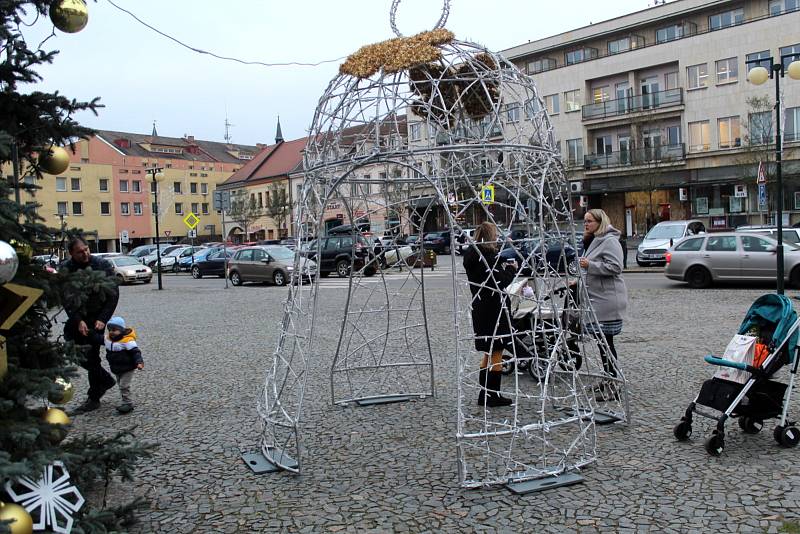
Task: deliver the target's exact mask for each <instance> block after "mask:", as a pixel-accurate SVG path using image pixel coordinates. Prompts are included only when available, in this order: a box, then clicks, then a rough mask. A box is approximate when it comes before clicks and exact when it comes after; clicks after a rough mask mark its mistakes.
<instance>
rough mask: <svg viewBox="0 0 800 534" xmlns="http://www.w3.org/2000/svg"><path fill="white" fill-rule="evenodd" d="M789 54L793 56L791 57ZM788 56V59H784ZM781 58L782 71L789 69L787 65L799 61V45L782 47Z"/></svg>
mask: <svg viewBox="0 0 800 534" xmlns="http://www.w3.org/2000/svg"><path fill="white" fill-rule="evenodd" d="M790 54H795V55H794V56H791V55H790ZM784 56H789V57H784ZM781 57H782V58H783V70H784V71H786V69H788V68H789V64H790V63H791V62H792V61H800V43H798V44H794V45H792V46H782V47H781Z"/></svg>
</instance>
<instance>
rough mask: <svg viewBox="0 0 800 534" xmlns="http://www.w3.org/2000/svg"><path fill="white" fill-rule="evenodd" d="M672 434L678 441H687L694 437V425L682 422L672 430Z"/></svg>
mask: <svg viewBox="0 0 800 534" xmlns="http://www.w3.org/2000/svg"><path fill="white" fill-rule="evenodd" d="M672 434H673V435H674V436H675V439H677V440H678V441H686V440H687V439H689V438H690V437H692V425H691V424H690V423H687V422H686V421H681V422H680V423H678V424H677V425H675V428H673V429H672Z"/></svg>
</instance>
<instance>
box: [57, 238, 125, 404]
mask: <svg viewBox="0 0 800 534" xmlns="http://www.w3.org/2000/svg"><path fill="white" fill-rule="evenodd" d="M67 250H68V251H69V255H70V259H68V260H67V261H66V262H64V265H63V266H62V270H64V271H66V272H69V273H74V272H76V271H78V270H83V269H86V268H89V269H91V270H93V271H97V272H105V274H106V275H107V276H109V277H110V278H111V283H112V284H113V287H112V288H111V289H105V290H102V291H100V290H97V291H92V293H91V294H90V295H88V299H87V301H86V305H85V306H82V307H76V306H75V305H74V303H70V302H66V303H65V305H64V309H65V311H66V312H67V317H68V319H67V322H66V323H65V324H64V339H66V340H67V341H73V342H74V343H75V345H78V346H83V347H84V349H85V358H86V359H85V360H84V362H83V363H82V364H81V366H82V367H83V368H84V369H86V370H87V371H88V374H89V391H88V398H87V399H86V401H85V402H84V403H83V404H82V405H80V406H79V407H78V408H77V409H76V410H75V411H73V412H72V413H74V414H79V413H84V412H90V411H92V410H96V409H97V408H99V407H100V398H101V397H102V396H103V394H104V393H105V392H106V391H107V390H109V389H111V388H112V387H114V384H115V383H116V382H115V381H114V378H112V376H111V375H110V374H108V371H106V370H105V369H103V365H102V364H101V363H100V347H101V346H102V345H103V332H104V331H105V328H106V322H108V320H109V319H110V318H111V316H112V315H114V310H115V309H116V308H117V302H118V301H119V290H118V289H117V286H116V281H115V280H116V279H115V278H114V267H113V266H112V265H111V263H110V262H108V261H106V260H103V259H101V258H95V257H93V256H92V255H91V253H90V252H89V247H88V245H87V244H86V242H85V241H84V240H83V239H81V238H79V237H76V238H74V239H72V240H71V241H70V242H69V245H68V248H67Z"/></svg>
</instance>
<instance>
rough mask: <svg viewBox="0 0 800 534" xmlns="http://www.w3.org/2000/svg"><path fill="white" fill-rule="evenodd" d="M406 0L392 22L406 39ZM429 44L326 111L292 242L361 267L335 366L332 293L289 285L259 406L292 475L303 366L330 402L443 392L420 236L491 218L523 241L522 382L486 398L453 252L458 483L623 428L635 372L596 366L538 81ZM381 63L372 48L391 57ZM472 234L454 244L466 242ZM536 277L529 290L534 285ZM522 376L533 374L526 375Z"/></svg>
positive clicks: (351, 270) (516, 303) (480, 51)
mask: <svg viewBox="0 0 800 534" xmlns="http://www.w3.org/2000/svg"><path fill="white" fill-rule="evenodd" d="M398 3H399V0H395V2H394V4H393V6H392V27H393V29H395V32H396V33H397V34H398V36H399V32H397V31H396V28H395V24H394V13H395V10H396V7H397V4H398ZM447 10H448V2H445V9H444V11H443V15H442V19H441V20H440V21H439V24H438V26H437V30H435V31H440V32H441V31H445V32H446V30H441V29H440V28H441V26H442V25H443V24H444V21H445V19H446V15H447ZM447 33H449V32H447ZM421 35H422V34H421ZM450 35H452V34H450ZM422 40H423V41H424V40H425V39H422ZM433 40H434V41H436V44H435V45H434V48H435V52H436V54H434V55H435V57H433V58H432V59H430V57H431V56H430V50H427V49H426V50H425V54H428V55H427V56H426V57H427V58H428V59H426V60H425V61H419V60H418V58H414V57H413V53H414V51H415V50H416V48H415V46H416V45H415V43H418V42H419V41H420V36H414V37H411V38H398V39H395V40H393V41H387V42H386V43H380V44H379V45H380V46H384V45H387V44H388V46H389V47H390V48H391V47H394V48H395V50H394V54H393V55H391V57H393V58H394V57H396V56H397V54H399V53H401V52H405V53H407V55H409V56H412V57H411V59H409V60H408V61H407V64H406V65H399V66H398V65H394V66H392V67H391V68H389V67H388V66H387V64H381V65H379V66H378V68H377V69H375V72H374V73H372V74H369V71H371V70H373V68H368V69H367V71H366V73H365V72H362V71H363V69H362V71H359V72H360V74H359V75H354V74H352V73H348V72H342V73H341V74H340V75H339V76H337V77H336V78H334V79H333V80H332V81H331V83H330V84H329V86H328V88H327V90H326V91H325V93H324V95H323V96H322V98H321V99H320V101H319V105H318V107H317V109H316V112H315V115H314V120H313V124H312V127H311V132H310V136H309V140H308V144H307V146H306V150H305V156H304V169H305V180H304V185H303V193H302V201H301V203H300V205H299V207H298V209H297V213H296V215H297V217H296V221H297V226H296V229H295V232H296V235H297V236H298V242H300V243H302V242H304V241H305V240H307V239H316V240H315V241H311V243H310V249H308V250H307V251H306V252H304V253H302V254H306V255H308V254H311V255H315V254H316V257H317V259H318V260H319V259H320V258H321V257H322V254H321V252H322V251H321V250H318V249H321V248H322V243H323V242H324V240H323V239H322V236H325V235H328V236H336V239H338V240H339V241H338V243H339V246H340V247H346V248H347V249H348V250H349V251H350V255H349V259H348V260H346V261H345V260H340V261H339V262H338V263H337V264H336V265H335V268H336V270H337V272H339V273H340V274H343V275H349V278H348V280H349V290H348V295H347V300H346V304H345V309H344V314H343V319H342V321H341V323H340V324H339V325H337V329H336V331H337V333H338V336H337V337H338V342H337V346H336V352H335V354H334V355H332V357H331V358H330V359H329V360H327V361H325V360H324V358H321V356H320V355H321V354H325V352H324V351H323V350H320V345H321V340H320V339H321V337H322V336H321V326H320V325H319V324H318V320H317V318H318V316H319V307H320V303H321V295H320V290H319V287H320V286H319V284H314V285H311V286H303V285H302V284H301V283H300V282H299V281H295V282H294V283H293V284H292V286H291V288H290V292H289V298H288V300H287V303H286V308H285V315H284V320H283V325H282V333H281V337H280V340H279V343H278V346H277V348H276V350H275V353H274V355H273V360H272V365H271V367H270V369H269V371H268V373H267V377H266V383H265V387H264V391H263V395H262V396H261V399H260V403H259V413H260V415H261V417H262V419H263V431H262V438H261V439H262V441H261V445H262V452H263V453H264V455H265V456H266V457H267V458H268V459H269V460H270V461H272V462H273V463H275V464H276V465H277V466H279V467H281V468H283V469H286V470H290V471H299V470H300V466H301V462H299V460H300V455H301V444H300V433H299V430H298V428H299V426H298V425H299V423H300V421H301V419H302V407H303V403H304V391H305V389H304V388H305V383H306V376H307V370H308V367H309V365H326V364H329V365H330V392H331V393H330V394H331V401H332V403H334V404H344V403H349V402H353V401H365V400H377V401H380V400H385V399H391V398H393V397H395V396H398V395H405V396H415V397H426V396H431V395H434V386H433V384H434V381H433V372H434V369H433V362H434V357H433V354H432V349H431V344H430V329H429V328H430V327H429V317H428V314H427V311H426V310H427V307H426V284H425V279H426V272H425V269H424V268H420V267H419V265H420V264H422V263H424V259H425V255H426V250H425V246H426V245H425V242H424V241H423V235H424V234H425V233H426V232H428V231H430V230H433V229H436V228H443V227H446V228H448V229H450V231H452V232H453V234H454V235H461V234H462V233H463V232H462V231H463V230H464V229H465V228H466V227H471V226H474V225H475V224H476V223H479V222H482V221H491V222H493V223H495V224H496V225H497V226H498V228H500V229H501V231H502V232H503V233H504V234H505V236H507V237H508V236H510V237H511V238H513V243H512V242H511V241H508V242H506V243H505V244H504V246H506V247H512V246H513V248H514V249H515V250H516V251H517V256H518V263H519V264H520V273H519V274H518V278H517V281H516V282H515V283H513V284H512V285H511V286H509V289H507V295H506V299H505V301H504V302H505V303H506V306H505V307H506V309H505V311H504V313H507V314H508V315H509V317H510V319H511V321H512V324H513V325H514V330H513V333H512V334H511V336H512V338H513V339H512V341H513V343H510V344H509V345H510V346H511V347H512V348H511V349H510V350H509V351H508V354H507V355H506V356H507V358H508V359H507V361H506V365H507V367H508V368H509V369H511V370H516V371H518V372H514V373H513V374H511V375H510V378H506V387H504V388H503V394H504V395H506V396H510V397H512V398H513V399H514V400H515V404H514V406H512V407H508V408H487V407H486V406H479V405H476V404H475V398H476V397H477V395H478V391H479V386H478V378H477V376H478V362H479V360H480V356H481V355H480V353H478V352H476V351H475V348H474V340H475V336H474V334H473V330H472V325H471V322H470V312H471V306H472V302H471V300H472V296H471V294H470V291H469V289H468V283H467V279H466V275H465V274H464V271H463V269H462V267H461V262H460V260H459V257H458V256H457V255H456V254H455V250H451V251H450V252H451V254H450V256H441V257H440V261H442V259H443V261H448V262H451V264H452V265H451V267H452V273H453V293H452V298H453V317H452V320H453V322H452V324H453V332H454V335H453V337H452V338H451V342H452V344H453V347H454V349H455V350H454V351H450V354H455V356H454V357H455V360H456V361H455V362H452V363H457V369H458V389H457V391H458V395H457V404H456V406H457V411H458V418H457V421H458V423H457V429H456V437H457V444H458V464H459V480H460V482H461V484H462V485H464V486H467V487H470V486H480V485H488V484H496V483H503V482H509V481H515V480H526V479H535V478H541V477H543V476H548V475H557V474H560V473H563V472H567V471H570V470H573V469H576V468H579V467H581V466H583V465H586V464H588V463H590V462H592V461H594V460H595V457H596V453H595V415H596V414H597V413H601V412H602V413H603V414H605V416H606V417H608V418H610V419H612V420H615V421H626V420H627V412H628V410H627V390H626V388H625V381H624V377H623V375H622V373H621V371H620V370H619V369H618V368H616V361H615V360H613V359H612V361H611V364H612V366H613V369H612V368H610V367H608V366H607V368H605V369H604V367H603V365H602V363H601V357H600V354H601V351H605V352H606V353H608V346H607V345H606V342H605V339H604V338H603V336H602V334H600V330H599V325H598V323H597V320H596V318H595V315H594V312H593V311H592V309H591V306H590V305H589V298H588V295H587V293H586V290H585V287H584V285H583V279H582V274H581V272H580V271H579V269H577V268H576V265H577V263H576V260H575V258H574V251H575V250H577V249H578V247H577V243H576V241H575V231H574V229H575V226H574V222H573V218H572V211H571V207H570V202H569V187H568V183H567V181H566V179H565V176H564V172H563V171H564V169H563V165H562V163H561V160H560V154H559V152H558V148H557V146H556V142H555V137H554V134H553V128H552V125H551V123H550V121H549V119H548V116H547V113H546V111H545V109H544V106H543V104H542V100H541V98H540V97H539V95H538V94H537V91H536V87H535V86H534V83H533V81H532V80H531V78H529V77H528V76H526V75H525V74H523V73H521V72H520V71H519V70H518V69H517V68H516V67H515V66H514V65H513V64H511V63H510V62H508V61H507V60H505V59H504V58H502V57H500V56H499V55H497V54H494V53H492V52H490V51H488V50H486V49H485V48H483V47H481V46H479V45H476V44H473V43H468V42H462V41H457V40H455V39H453V38H451V37H447V36H445V37H444V38H442V37H441V35H437V36H436V37H435V39H433ZM426 44H427V45H429V44H430V41H428V42H427V43H426ZM379 45H373V48H370V47H367V48H365V49H362V51H359V54H361V53H362V52H364V53H365V54H366V56H363V55H362V57H367V58H368V59H370V60H371V59H374V58H372V56H370V53H372V52H375V51H376V49H377V48H374V47H378V46H379ZM398 50H399V52H398ZM381 53H382V49H380V50H378V53H377V54H374V55H377V57H378V58H379V60H380V57H381ZM384 56H386V54H384ZM352 57H354V56H351V58H352ZM367 63H369V61H367ZM362 66H363V65H362ZM359 68H361V67H359ZM342 70H343V71H346V70H347V69H346V68H345V67H344V66H343V69H342ZM492 191H493V197H494V198H493V199H491V198H489V196H490V192H492ZM334 209H343V210H344V211H345V213H346V215H345V220H344V221H343V222H344V223H345V225H346V226H340V227H338V231H337V229H336V228H331V227H330V225H331V223H332V222H333V220H332V218H331V215H332V212H333V210H334ZM381 230H382V231H383V232H381ZM337 232H338V233H337ZM381 233H382V234H383V235H384V236H385V240H384V242H383V244H382V245H381V248H380V250H379V251H377V252H376V251H374V250H373V249H372V245H373V243H374V240H375V236H376V235H381ZM406 235H408V236H418V243H419V245H418V246H417V247H413V246H409V245H408V244H407V239H406V238H405V236H406ZM463 236H464V238H463V239H464V242H463V243H461V244H460V245H461V246H465V247H469V246H472V241H471V238H469V237H467V234H466V233H463ZM315 247H317V248H315ZM451 248H455V242H453V243H451ZM542 251H547V253H544V252H542ZM553 251H555V252H553ZM570 251H572V252H570ZM554 256H555V257H554ZM300 257H301V253H300V252H298V254H297V260H296V264H295V269H297V268H299V266H300V263H299V259H300ZM490 282H491V281H490V280H487V281H486V283H487V284H489V283H490ZM526 285H527V286H528V287H530V288H531V290H524V291H523V287H524V286H526ZM523 293H525V295H526V296H525V295H523ZM325 331H326V332H328V333H329V332H330V331H331V325H330V324H328V325H326V326H325ZM323 362H324V363H323ZM524 369H527V370H528V373H527V374H523V373H521V372H519V371H520V370H524ZM601 380H602V381H606V382H610V383H613V385H615V387H614V388H613V389H611V388H609V389H608V391H611V393H609V394H606V395H605V397H603V396H596V395H595V391H594V390H593V389H592V387H593V386H594V385H595V384H596V383H597V382H598V381H601ZM292 459H297V460H298V462H294V461H290V460H292Z"/></svg>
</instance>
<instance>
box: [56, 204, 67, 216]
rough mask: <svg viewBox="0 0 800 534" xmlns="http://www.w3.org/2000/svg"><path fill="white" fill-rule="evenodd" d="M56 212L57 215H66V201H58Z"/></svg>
mask: <svg viewBox="0 0 800 534" xmlns="http://www.w3.org/2000/svg"><path fill="white" fill-rule="evenodd" d="M56 213H58V214H59V215H66V214H67V203H66V202H59V203H58V205H57V210H56Z"/></svg>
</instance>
